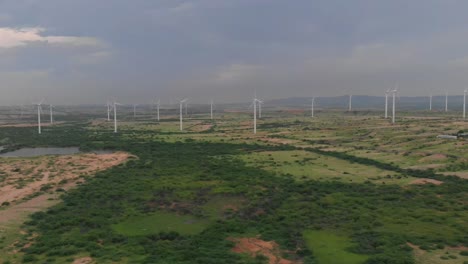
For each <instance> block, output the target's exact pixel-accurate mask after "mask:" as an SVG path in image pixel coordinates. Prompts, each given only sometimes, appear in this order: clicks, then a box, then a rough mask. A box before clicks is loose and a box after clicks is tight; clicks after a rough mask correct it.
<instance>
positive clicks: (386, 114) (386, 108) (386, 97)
mask: <svg viewBox="0 0 468 264" xmlns="http://www.w3.org/2000/svg"><path fill="white" fill-rule="evenodd" d="M390 92H391V90H390V89H388V90H387V91H385V119H387V118H388V94H389V93H390Z"/></svg>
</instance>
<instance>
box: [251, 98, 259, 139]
mask: <svg viewBox="0 0 468 264" xmlns="http://www.w3.org/2000/svg"><path fill="white" fill-rule="evenodd" d="M260 102H261V101H260V100H258V99H257V97H254V99H253V103H252V105H253V109H254V112H253V116H254V134H257V103H259V104H260Z"/></svg>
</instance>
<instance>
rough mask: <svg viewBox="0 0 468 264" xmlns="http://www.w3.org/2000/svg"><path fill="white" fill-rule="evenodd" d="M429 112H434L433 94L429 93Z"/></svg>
mask: <svg viewBox="0 0 468 264" xmlns="http://www.w3.org/2000/svg"><path fill="white" fill-rule="evenodd" d="M429 111H432V93H429Z"/></svg>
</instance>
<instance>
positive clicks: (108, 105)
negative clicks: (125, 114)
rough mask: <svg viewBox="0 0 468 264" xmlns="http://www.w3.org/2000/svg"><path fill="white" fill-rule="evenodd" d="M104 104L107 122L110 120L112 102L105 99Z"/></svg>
mask: <svg viewBox="0 0 468 264" xmlns="http://www.w3.org/2000/svg"><path fill="white" fill-rule="evenodd" d="M106 106H107V121H108V122H109V121H110V112H111V109H112V104H111V103H110V102H109V101H107V104H106Z"/></svg>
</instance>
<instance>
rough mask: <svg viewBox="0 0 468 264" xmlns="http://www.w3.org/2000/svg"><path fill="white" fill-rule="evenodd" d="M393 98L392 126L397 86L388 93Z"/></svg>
mask: <svg viewBox="0 0 468 264" xmlns="http://www.w3.org/2000/svg"><path fill="white" fill-rule="evenodd" d="M390 92H391V93H392V97H393V109H392V124H395V96H396V94H397V93H398V85H396V87H395V89H393V90H392V91H390Z"/></svg>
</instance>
